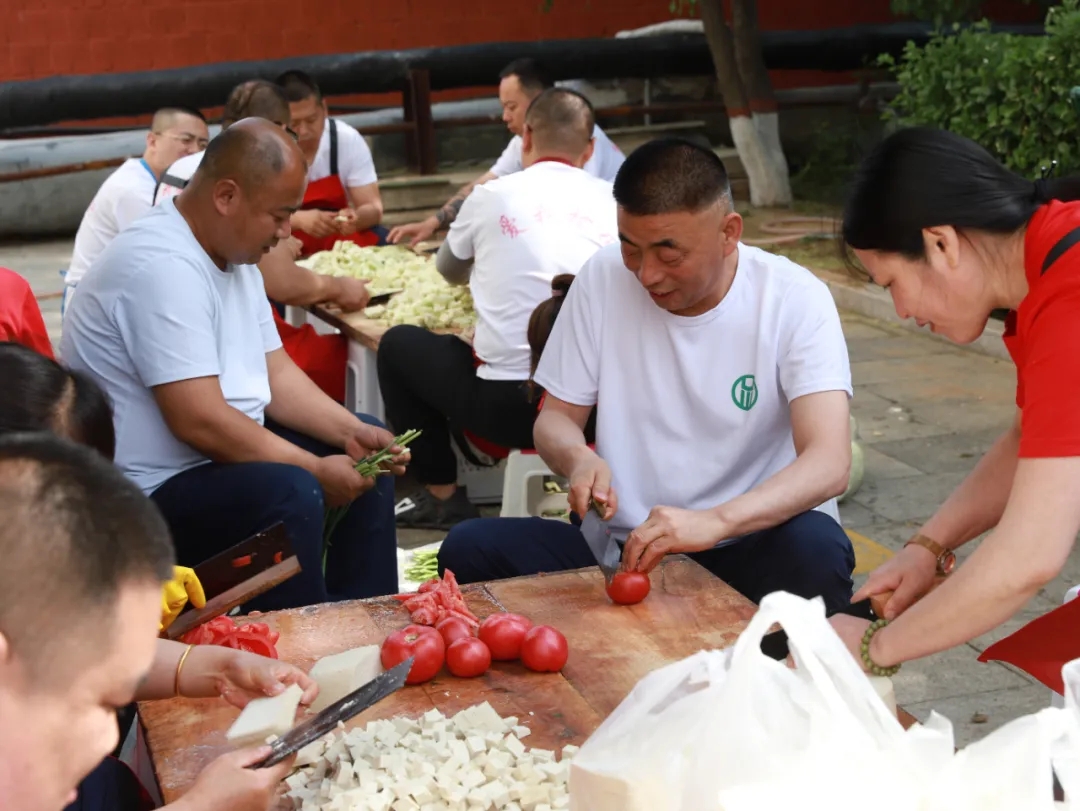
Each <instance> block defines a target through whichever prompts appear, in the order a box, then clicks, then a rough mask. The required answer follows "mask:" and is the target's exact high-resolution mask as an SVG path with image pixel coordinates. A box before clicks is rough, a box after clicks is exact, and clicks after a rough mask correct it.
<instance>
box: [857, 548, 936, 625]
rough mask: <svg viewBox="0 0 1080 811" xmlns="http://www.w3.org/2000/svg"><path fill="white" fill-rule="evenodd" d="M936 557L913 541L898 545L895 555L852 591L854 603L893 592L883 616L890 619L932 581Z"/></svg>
mask: <svg viewBox="0 0 1080 811" xmlns="http://www.w3.org/2000/svg"><path fill="white" fill-rule="evenodd" d="M936 573H937V559H936V558H935V557H934V553H933V552H931V551H930V550H929V549H926V548H925V547H922V546H918V545H916V544H912V545H911V546H905V547H904V548H903V549H901V550H900V551H899V552H898V553H897V554H896V556H895V557H893V558H892V559H890V560H889V561H887V562H886V563H883V564H881V565H880V566H878V567H877V568H876V569H874V571H873V572H871V573H870V577H869V578H868V579H867V581H866V584H865V585H864V586H863V587H862V588H861V589H859V590H858V591H857V592H855V596H854V597H852V598H851V601H852V602H853V603H858V602H861V601H863V600H866V599H869V598H872V597H874V596H876V595H878V594H886V593H888V592H892V596H891V597H889V598H888V600H887V601H886V603H885V616H884V617H883V619H887V620H892V619H896V617H898V616H900V614H902V613H903V612H904V611H906V610H907V609H908V608H910V607H911V606H912V604H914V603H915V601H916V600H918V599H919V598H920V597H922V596H923V595H925V594H926V593H927V592H928V591H930V589H931V588H932V587H933V585H934V575H935V574H936Z"/></svg>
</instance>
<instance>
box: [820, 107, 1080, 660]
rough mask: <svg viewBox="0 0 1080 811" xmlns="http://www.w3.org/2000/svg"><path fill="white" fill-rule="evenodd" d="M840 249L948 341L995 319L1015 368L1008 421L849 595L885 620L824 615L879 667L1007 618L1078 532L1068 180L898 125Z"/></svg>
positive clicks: (1078, 356)
mask: <svg viewBox="0 0 1080 811" xmlns="http://www.w3.org/2000/svg"><path fill="white" fill-rule="evenodd" d="M843 241H844V243H845V245H846V247H847V249H848V250H849V251H850V252H851V253H853V254H854V256H855V257H856V258H857V259H858V260H859V263H860V264H861V265H862V267H863V268H865V270H866V272H867V273H868V274H869V276H870V278H871V279H872V280H873V281H874V282H876V283H877V284H879V285H881V286H882V287H884V288H886V289H887V290H888V291H889V293H890V294H891V295H892V299H893V302H894V304H895V306H896V312H897V314H898V315H899V316H900V317H901V318H912V319H915V321H917V322H918V323H919V324H920V325H927V324H928V325H929V326H930V329H931V330H932V331H933V332H935V333H937V334H940V335H943V336H945V337H946V338H949V339H950V340H952V341H954V342H956V343H959V344H967V343H971V342H972V341H974V340H975V339H976V338H978V337H979V335H981V334H982V332H983V329H984V328H985V327H986V323H987V321H988V320H989V318H990V314H991V312H992V311H994V310H996V309H1007V310H1009V315H1008V318H1007V320H1006V330H1005V344H1006V346H1007V348H1008V350H1009V354H1010V355H1011V356H1012V359H1013V362H1014V363H1015V364H1016V373H1017V387H1016V405H1017V413H1016V419H1015V421H1014V423H1013V425H1012V426H1011V427H1010V428H1009V429H1008V430H1007V431H1006V432H1005V433H1004V434H1003V435H1002V436H1001V437H1000V438H999V439H998V440H997V442H995V443H994V445H993V447H991V448H990V450H989V451H988V452H987V453H986V455H985V456H984V457H983V458H982V459H981V460H980V461H979V463H978V464H977V465H976V466H975V469H974V470H973V471H972V472H971V474H970V475H969V476H968V477H967V478H966V479H965V480H964V481H963V483H961V484H960V486H959V487H957V489H956V490H955V491H954V492H953V493H952V495H950V496H949V497H948V498H947V499H946V500H945V503H944V504H942V506H941V507H940V508H939V509H938V511H937V512H936V513H935V514H934V515H933V516H932V517H931V518H930V519H929V520H928V521H926V523H925V524H923V526H922V527H921V528H920V529H919V531H918V533H917V534H916V535H915V537H913V538H912V539H911V540H910V541H908V544H907V545H906V546H905V547H904V549H903V550H902V551H901V552H900V553H898V554H897V555H896V557H894V558H893V559H891V560H890V561H889V562H888V563H886V564H884V565H883V566H881V567H880V568H879V569H877V570H876V571H875V572H874V573H873V574H871V576H870V578H869V580H868V582H867V584H866V585H865V586H864V587H863V588H862V589H861V590H860V591H859V592H858V593H857V594H856V595H855V596H854V600H856V601H858V600H862V599H866V598H867V597H872V596H875V595H877V596H879V597H881V598H884V599H886V600H887V603H886V606H885V608H884V614H885V617H886V618H887V619H888V620H891V624H888V625H887V626H886V627H882V626H881V624H880V623H875V624H874V625H872V626H868V624H867V622H866V621H865V620H862V621H860V620H857V619H854V618H852V617H837V618H834V619H833V624H834V627H835V628H836V629H837V631H838V632H839V633H840V634H841V636H842V637H843V638H844V639H845V641H846V642H847V644H848V647H849V648H850V649H851V651H852V653H853V654H854V655H855V656H856V658H858V659H860V660H861V661H862V663H863V665H864V667H865V668H866V669H867V670H870V671H872V672H878V671H885V672H889V671H891V669H892V667H893V666H897V665H899V664H900V663H901V662H904V661H907V660H910V659H917V658H919V657H922V656H927V655H929V654H932V653H936V652H938V651H942V650H945V649H946V648H950V647H953V646H955V645H960V644H962V643H964V642H967V641H969V640H971V639H973V638H974V637H977V636H979V635H980V634H983V633H986V632H987V631H989V630H991V629H992V628H995V627H997V626H998V625H1000V624H1001V623H1003V622H1004V621H1005V620H1007V619H1009V618H1010V617H1011V616H1012V615H1013V614H1015V613H1016V612H1017V611H1018V610H1019V609H1020V608H1021V607H1023V606H1024V604H1025V603H1027V602H1028V600H1030V599H1031V598H1032V597H1033V596H1035V594H1036V593H1037V592H1038V591H1039V590H1040V589H1041V588H1042V587H1043V586H1044V585H1046V584H1047V583H1048V582H1050V580H1052V579H1053V578H1054V577H1055V576H1057V574H1058V573H1059V572H1060V571H1061V569H1062V568H1063V566H1064V565H1065V562H1066V560H1067V558H1068V556H1069V553H1070V551H1071V550H1072V547H1073V542H1074V541H1075V539H1076V535H1077V532H1078V531H1080V317H1078V314H1080V247H1077V246H1078V245H1080V177H1064V178H1059V179H1050V180H1038V181H1034V182H1032V181H1031V180H1028V179H1026V178H1024V177H1021V176H1020V175H1018V174H1015V173H1014V172H1012V171H1010V170H1008V169H1006V168H1005V167H1004V166H1002V165H1001V164H1000V163H999V162H998V161H997V160H995V159H994V158H993V157H992V156H991V155H990V154H989V153H988V152H987V151H986V150H984V149H983V148H982V147H980V146H978V145H977V144H975V143H974V142H972V141H969V140H967V139H966V138H963V137H961V136H958V135H954V134H952V133H949V132H944V131H940V130H930V129H921V128H914V129H905V130H901V131H899V132H896V133H894V134H893V135H891V136H889V137H888V138H886V139H885V140H884V141H882V142H881V143H880V144H879V145H878V147H877V148H876V149H875V150H874V151H873V152H872V153H871V154H870V156H869V157H868V158H867V159H866V161H865V162H864V163H863V165H862V167H861V168H860V170H859V172H858V174H857V176H856V179H855V184H854V189H853V191H852V194H851V196H850V198H849V200H848V204H847V206H846V208H845V210H844V222H843ZM988 530H993V531H992V532H991V533H990V535H989V536H988V537H987V538H986V539H985V540H984V541H983V542H982V543H981V544H980V545H979V548H978V549H976V550H975V551H974V552H973V553H972V555H971V557H970V558H969V559H968V560H967V561H966V562H965V563H964V565H963V566H960V567H957V569H956V572H955V574H952V575H951V576H950V577H948V578H947V579H946V580H944V582H941V585H940V587H939V588H935V589H933V591H931V588H932V587H933V585H934V583H935V576H936V575H937V576H939V577H938V580H940V576H942V575H948V574H950V573H951V572H952V569H953V567H954V566H955V562H956V559H955V557H954V555H953V550H955V549H957V548H958V547H959V546H961V545H962V544H964V543H966V542H968V541H970V540H971V539H973V538H976V537H978V536H979V535H981V534H982V533H984V532H987V531H988ZM890 592H891V593H892V594H891V596H889V593H890ZM916 601H918V602H916Z"/></svg>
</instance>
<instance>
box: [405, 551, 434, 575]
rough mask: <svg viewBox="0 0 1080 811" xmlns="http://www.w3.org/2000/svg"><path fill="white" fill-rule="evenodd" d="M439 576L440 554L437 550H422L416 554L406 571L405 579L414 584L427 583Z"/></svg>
mask: <svg viewBox="0 0 1080 811" xmlns="http://www.w3.org/2000/svg"><path fill="white" fill-rule="evenodd" d="M438 576H439V552H438V550H436V549H421V550H420V551H419V552H414V553H413V555H412V560H411V562H410V563H409V566H408V568H407V569H405V578H406V579H407V580H410V581H412V582H413V583H426V582H427V581H428V580H430V579H431V578H433V577H438Z"/></svg>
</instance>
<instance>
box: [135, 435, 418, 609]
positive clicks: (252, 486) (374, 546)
mask: <svg viewBox="0 0 1080 811" xmlns="http://www.w3.org/2000/svg"><path fill="white" fill-rule="evenodd" d="M357 416H358V417H359V418H360V419H361V420H363V421H364V422H366V423H369V424H371V425H381V423H379V421H378V420H376V419H375V418H374V417H369V416H367V415H364V414H358V415H357ZM266 427H267V428H268V429H269V430H271V431H273V432H274V433H275V434H277V435H278V436H280V437H283V438H284V439H287V440H289V441H290V442H292V443H293V444H294V445H297V446H298V447H301V448H303V449H304V450H306V451H309V452H311V453H313V454H315V455H316V456H330V455H333V454H339V453H342V451H341V450H340V449H339V448H334V447H332V446H330V445H327V444H325V443H322V442H319V441H318V440H315V439H312V438H311V437H308V436H304V435H303V434H300V433H297V432H296V431H292V430H290V429H288V428H284V427H282V426H280V425H277V424H275V423H274V422H272V421H271V420H267V422H266ZM151 498H152V499H153V500H154V502H155V503H156V504H157V506H158V508H159V509H160V510H161V512H162V514H163V515H164V516H165V520H166V521H167V522H168V524H169V529H170V530H171V532H172V537H173V543H174V544H175V546H176V554H177V559H178V561H179V563H180V564H181V565H183V566H197V565H198V564H199V563H202V562H203V561H205V560H207V559H208V558H210V557H212V556H213V555H216V554H217V553H219V552H223V551H224V550H226V549H228V548H229V547H230V546H233V545H234V544H237V543H239V542H240V541H242V540H244V539H246V538H249V537H250V536H252V535H254V534H256V533H258V532H262V531H263V530H265V529H268V528H269V527H271V526H273V525H274V524H276V523H277V522H279V521H281V522H283V523H284V525H285V531H286V532H287V533H288V535H289V540H290V541H291V542H292V548H293V552H295V553H296V556H297V560H298V561H299V563H300V567H301V571H300V573H299V574H297V575H295V576H294V577H292V578H290V579H289V580H286V581H285V582H284V583H282V584H281V585H280V586H276V587H275V588H273V589H271V590H270V591H268V592H266V594H263V595H262V596H260V597H257V598H255V599H254V600H252V601H251V602H250V603H247V604H246V605H245V606H244V608H245V610H248V611H255V610H258V611H275V610H278V609H282V608H298V607H300V606H305V605H315V604H317V603H325V602H328V601H332V600H357V599H362V598H365V597H378V596H381V595H384V594H394V593H395V592H397V590H398V574H397V573H398V568H397V534H396V529H395V525H394V482H393V479H392V477H389V476H380V477H379V479H378V480H377V483H376V485H375V487H373V488H372V489H371V490H369V491H367V492H366V493H364V494H363V495H362V496H360V497H359V498H357V499H356V500H355V501H354V502H353V503H352V504H351V505H350V506H349V511H348V513H347V514H346V516H345V518H343V519H342V521H341V523H340V524H339V525H338V527H337V529H336V530H335V531H334V535H333V537H332V538H331V543H330V550H329V554H328V557H327V561H326V577H325V579H324V577H323V565H322V549H323V520H324V516H325V505H324V503H323V491H322V486H321V485H320V484H319V482H318V480H317V479H316V478H315V477H314V476H313V475H312V474H310V473H308V472H307V471H306V470H304V469H303V468H299V467H296V466H294V465H284V464H278V463H275V462H245V463H240V464H219V463H216V462H211V463H208V464H205V465H200V466H199V467H196V468H192V469H191V470H186V471H184V472H183V473H179V474H177V475H176V476H173V477H172V478H171V479H169V480H168V481H167V482H165V483H164V484H163V485H161V486H160V487H159V488H158V489H157V490H155V491H154V493H153V494H152V495H151Z"/></svg>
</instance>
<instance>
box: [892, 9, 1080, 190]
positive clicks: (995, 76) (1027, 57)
mask: <svg viewBox="0 0 1080 811" xmlns="http://www.w3.org/2000/svg"><path fill="white" fill-rule="evenodd" d="M1078 4H1080V0H1064V2H1063V3H1062V4H1061V5H1060V6H1055V7H1053V8H1051V9H1050V11H1049V12H1048V13H1047V17H1046V36H1044V37H1021V36H1015V35H1011V34H1000V33H992V32H991V31H990V30H989V25H988V24H987V23H985V22H984V23H979V24H976V25H974V26H972V27H970V28H966V29H960V28H959V27H958V26H954V27H953V28H952V29H951V30H948V31H943V32H941V33H939V34H938V35H936V36H934V37H933V38H932V39H931V41H930V42H929V43H927V44H926V45H925V46H924V47H917V46H916V45H915V44H914V43H908V45H907V47H906V48H905V49H904V53H903V55H902V56H901V57H900V59H899V60H896V61H894V60H893V59H892V58H891V57H888V56H885V57H882V59H881V63H882V64H883V65H885V66H887V67H891V68H892V69H893V70H894V71H895V74H896V79H897V81H898V82H899V84H900V94H899V95H898V96H897V97H896V99H894V101H893V104H892V107H891V109H890V110H889V111H888V112H887V113H886V117H887V118H888V119H891V120H893V121H895V122H897V123H900V124H921V125H928V126H935V127H941V128H943V129H948V130H951V131H953V132H956V133H958V134H960V135H965V136H967V137H968V138H971V139H972V140H974V141H977V142H978V143H980V144H982V145H983V146H984V147H986V148H987V149H989V150H990V151H991V152H993V153H994V154H995V155H997V157H998V158H999V159H1001V160H1002V161H1003V162H1004V163H1005V164H1006V165H1008V166H1009V167H1011V168H1013V169H1015V170H1016V171H1019V172H1024V173H1027V174H1035V173H1037V172H1038V171H1039V170H1040V169H1041V168H1042V167H1044V166H1048V165H1049V164H1050V162H1051V161H1053V160H1056V161H1058V163H1059V164H1060V167H1061V168H1062V169H1064V170H1078V169H1080V149H1078V141H1080V138H1078V136H1080V118H1078V116H1077V112H1076V111H1075V110H1074V108H1073V106H1072V103H1071V101H1070V89H1071V88H1072V87H1074V86H1075V85H1078V84H1080V8H1078Z"/></svg>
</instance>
